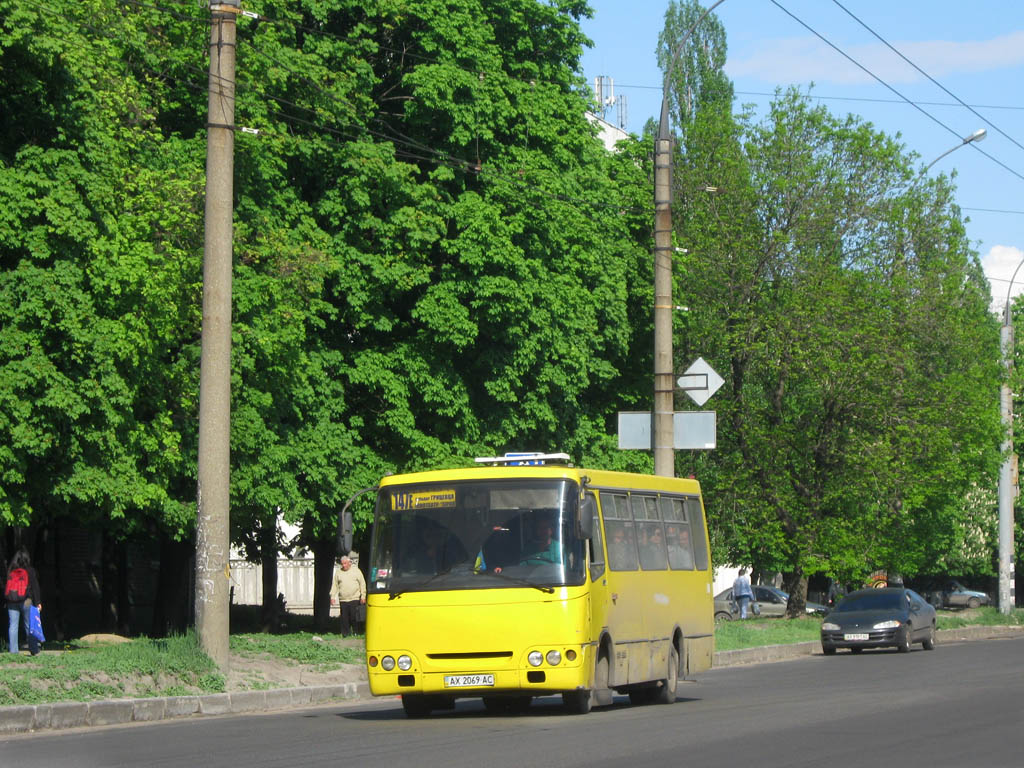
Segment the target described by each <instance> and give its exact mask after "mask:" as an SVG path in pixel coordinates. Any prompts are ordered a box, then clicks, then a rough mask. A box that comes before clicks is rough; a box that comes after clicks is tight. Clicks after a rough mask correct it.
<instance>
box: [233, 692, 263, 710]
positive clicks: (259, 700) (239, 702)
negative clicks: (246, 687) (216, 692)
mask: <svg viewBox="0 0 1024 768" xmlns="http://www.w3.org/2000/svg"><path fill="white" fill-rule="evenodd" d="M228 695H229V696H230V697H231V711H232V712H233V713H236V714H237V713H240V712H260V711H262V710H264V709H266V708H267V692H266V691H236V692H234V693H231V694H228Z"/></svg>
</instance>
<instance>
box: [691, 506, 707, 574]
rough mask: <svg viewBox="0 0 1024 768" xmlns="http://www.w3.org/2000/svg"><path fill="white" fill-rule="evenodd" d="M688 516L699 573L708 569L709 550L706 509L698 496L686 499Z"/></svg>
mask: <svg viewBox="0 0 1024 768" xmlns="http://www.w3.org/2000/svg"><path fill="white" fill-rule="evenodd" d="M686 516H687V518H689V521H690V531H691V536H690V543H691V544H693V560H694V564H695V565H696V567H697V570H698V571H706V570H707V569H708V548H707V543H706V541H707V540H706V538H705V536H704V509H703V506H702V505H701V503H700V498H699V497H696V496H692V497H688V498H687V499H686Z"/></svg>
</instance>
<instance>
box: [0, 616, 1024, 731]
mask: <svg viewBox="0 0 1024 768" xmlns="http://www.w3.org/2000/svg"><path fill="white" fill-rule="evenodd" d="M1002 637H1024V627H978V626H973V627H962V628H960V629H940V630H939V632H938V637H937V640H938V642H939V644H940V645H941V644H942V643H956V642H966V641H970V640H992V639H996V638H1002ZM820 654H821V643H819V642H817V641H812V642H806V643H792V644H790V645H766V646H762V647H759V648H744V649H742V650H736V651H717V652H716V653H715V655H714V664H713V666H714V667H716V668H717V667H735V666H742V665H747V664H766V663H770V662H774V661H788V660H792V659H798V658H800V657H802V656H814V655H820ZM369 697H370V685H369V683H368V682H366V681H365V680H362V681H359V682H355V683H340V684H336V685H321V686H303V687H299V688H273V689H269V690H264V691H235V692H233V693H211V694H206V695H203V696H165V697H159V696H158V697H153V698H148V699H107V700H103V701H88V702H82V701H60V702H54V703H52V704H37V705H15V706H9V707H0V735H2V734H12V733H30V732H33V731H41V730H63V729H67V728H80V727H83V726H102V725H124V724H127V723H152V722H155V721H157V720H170V719H174V718H182V717H196V716H198V717H208V716H214V715H236V714H245V713H248V712H274V711H278V710H284V709H295V708H298V707H308V706H310V705H313V704H325V703H327V702H330V701H345V700H352V699H364V698H369Z"/></svg>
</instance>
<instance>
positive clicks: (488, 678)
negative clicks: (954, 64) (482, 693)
mask: <svg viewBox="0 0 1024 768" xmlns="http://www.w3.org/2000/svg"><path fill="white" fill-rule="evenodd" d="M493 685H494V675H445V676H444V687H445V688H473V687H476V686H493Z"/></svg>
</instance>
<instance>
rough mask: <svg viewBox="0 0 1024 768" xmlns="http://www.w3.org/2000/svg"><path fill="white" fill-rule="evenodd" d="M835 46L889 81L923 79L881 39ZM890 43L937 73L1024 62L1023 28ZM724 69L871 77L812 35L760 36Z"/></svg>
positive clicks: (755, 74)
mask: <svg viewBox="0 0 1024 768" xmlns="http://www.w3.org/2000/svg"><path fill="white" fill-rule="evenodd" d="M837 45H838V44H837ZM839 47H840V48H841V49H842V50H844V51H845V52H846V53H847V54H849V55H850V56H851V57H853V58H854V59H855V60H856V61H858V62H860V63H861V64H863V65H864V66H865V67H867V68H868V69H869V70H871V71H872V72H874V73H875V74H876V75H878V76H879V77H880V78H882V79H883V80H885V81H886V82H888V83H891V84H896V83H915V82H919V81H923V80H925V77H924V76H923V75H922V74H921V73H919V72H918V71H917V70H915V69H914V68H913V67H911V66H910V65H909V64H907V63H906V62H905V61H903V60H902V59H901V58H900V57H899V56H897V55H896V54H895V53H893V52H892V51H891V50H889V48H887V47H886V46H885V45H883V44H882V43H877V44H872V45H854V46H844V45H839ZM893 47H894V48H896V49H897V50H898V51H900V52H901V53H902V54H903V55H904V56H906V57H907V58H908V59H910V60H911V61H913V62H914V63H915V64H917V66H919V67H921V69H923V70H924V71H925V72H927V73H928V74H929V75H931V76H932V77H936V78H938V77H942V76H944V75H951V74H963V73H975V72H987V71H991V70H998V69H1006V68H1010V67H1018V66H1021V65H1024V31H1019V32H1011V33H1009V34H1006V35H1000V36H999V37H995V38H992V39H991V40H969V41H965V42H953V41H948V40H926V41H919V42H894V43H893ZM725 71H726V74H728V75H729V77H732V78H737V77H752V78H757V79H760V80H763V81H765V82H767V83H772V84H777V83H806V82H809V81H812V80H813V81H814V82H815V83H817V84H819V85H820V84H822V83H842V84H845V85H850V84H860V83H871V82H875V80H874V78H873V77H871V76H870V75H869V74H868V73H866V72H865V71H864V70H862V69H860V68H859V67H857V66H856V65H854V64H852V63H851V62H850V61H849V60H848V59H846V58H845V57H843V56H842V55H841V54H839V53H837V52H836V51H835V50H834V49H832V48H830V47H829V46H828V45H826V44H825V43H823V42H822V41H820V40H819V39H818V38H816V37H794V38H772V39H768V40H763V41H762V42H761V43H759V45H758V47H757V50H756V51H755V52H754V53H753V54H751V55H750V56H747V57H746V58H739V59H734V58H730V59H729V60H728V62H727V63H726V65H725Z"/></svg>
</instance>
